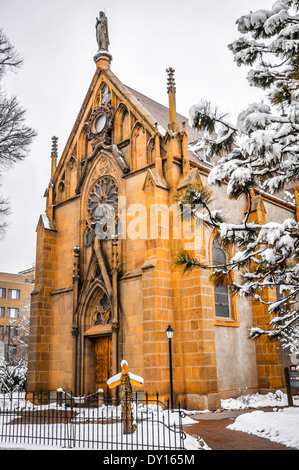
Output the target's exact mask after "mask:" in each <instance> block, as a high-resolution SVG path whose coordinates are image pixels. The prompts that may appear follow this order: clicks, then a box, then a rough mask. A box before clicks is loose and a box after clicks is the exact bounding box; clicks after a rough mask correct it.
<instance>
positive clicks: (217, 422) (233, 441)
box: [184, 408, 297, 450]
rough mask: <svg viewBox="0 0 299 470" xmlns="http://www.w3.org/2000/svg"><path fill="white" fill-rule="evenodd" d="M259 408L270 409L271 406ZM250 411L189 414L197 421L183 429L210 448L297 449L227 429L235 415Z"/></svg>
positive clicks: (250, 410)
mask: <svg viewBox="0 0 299 470" xmlns="http://www.w3.org/2000/svg"><path fill="white" fill-rule="evenodd" d="M261 410H263V411H272V409H271V408H261ZM252 411H253V410H252V409H247V410H236V411H221V412H219V413H198V414H195V415H191V416H190V417H191V418H192V419H194V420H196V421H198V422H197V423H196V424H192V425H186V426H184V431H185V432H186V433H188V434H189V435H191V436H194V437H200V438H201V439H202V440H203V441H204V442H205V443H206V445H207V446H208V447H209V448H210V449H211V450H297V449H292V448H291V447H286V446H284V445H282V444H277V443H275V442H271V441H270V440H268V439H264V438H262V437H257V436H254V435H252V434H248V433H245V432H239V431H232V430H230V429H227V426H228V425H229V424H232V422H233V421H234V420H235V418H236V417H237V416H239V415H240V414H244V413H250V412H252Z"/></svg>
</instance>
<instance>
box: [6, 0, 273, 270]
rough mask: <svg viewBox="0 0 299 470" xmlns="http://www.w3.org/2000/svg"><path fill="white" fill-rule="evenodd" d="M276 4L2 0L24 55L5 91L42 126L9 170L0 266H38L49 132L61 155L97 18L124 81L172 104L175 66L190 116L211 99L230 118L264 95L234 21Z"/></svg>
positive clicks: (253, 0) (262, 0) (180, 100)
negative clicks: (241, 55) (246, 62)
mask: <svg viewBox="0 0 299 470" xmlns="http://www.w3.org/2000/svg"><path fill="white" fill-rule="evenodd" d="M273 3H274V0H242V1H240V0H225V1H223V0H210V1H204V0H184V1H179V0H126V1H123V0H84V1H83V0H0V28H2V29H3V31H4V33H5V34H6V35H7V36H8V38H9V39H10V41H11V42H12V44H13V45H14V46H15V48H16V50H17V51H18V53H19V54H20V56H21V57H22V58H23V60H24V64H23V67H22V68H21V69H20V70H19V71H18V73H17V74H12V73H8V74H7V75H6V77H5V87H6V90H7V93H8V94H15V95H17V97H18V99H19V101H20V104H21V105H22V106H23V107H24V108H25V109H26V110H27V124H28V125H30V126H31V127H33V128H34V129H36V131H37V132H38V137H37V138H36V139H35V141H34V143H33V145H32V147H31V151H30V155H29V156H28V157H27V159H26V160H24V161H23V162H21V163H18V164H17V165H15V167H14V168H13V169H11V170H9V171H5V172H4V173H3V180H2V187H1V188H0V192H1V193H2V194H4V195H5V196H6V197H8V198H9V200H10V203H11V210H12V214H11V216H10V218H9V222H10V225H9V228H8V231H7V234H6V237H5V239H4V240H2V241H0V271H2V272H18V271H20V270H23V269H27V268H29V267H31V266H32V265H33V264H34V263H35V249H36V226H37V222H38V219H39V215H40V214H41V213H43V212H44V211H45V199H44V197H43V195H44V192H45V189H46V187H47V186H48V183H49V177H50V167H51V165H50V154H51V137H52V136H53V135H56V136H58V137H59V142H58V146H59V155H61V153H62V151H63V148H64V145H65V144H66V141H67V139H68V136H69V134H70V132H71V130H72V127H73V124H74V122H75V120H76V117H77V115H78V112H79V110H80V107H81V104H82V102H83V100H84V97H85V95H86V93H87V90H88V87H89V85H90V83H91V80H92V78H93V75H94V72H95V63H94V60H93V56H94V55H95V54H96V52H97V43H96V36H95V21H96V17H97V16H98V15H99V11H101V10H103V11H105V13H106V16H107V17H108V23H109V36H110V48H109V51H110V52H111V54H112V57H113V60H112V64H111V69H112V71H113V72H114V74H115V75H116V76H117V77H118V78H119V79H120V80H121V81H122V82H123V83H124V84H126V85H128V86H130V87H132V88H134V89H136V90H138V91H139V92H141V93H144V94H145V95H147V96H149V97H151V98H153V99H155V100H157V101H159V102H160V103H162V104H164V105H167V104H168V96H167V91H166V90H167V76H166V71H165V69H166V68H167V67H169V66H171V67H173V68H174V69H175V71H176V72H175V80H176V91H177V110H178V112H180V113H181V114H184V115H185V116H188V111H189V108H190V107H191V106H192V104H194V103H197V102H199V101H200V99H201V98H206V99H208V100H210V101H212V103H213V104H217V105H218V106H219V108H220V110H221V111H229V112H230V113H231V114H232V115H233V116H234V115H236V113H238V112H240V111H241V110H242V109H244V107H245V106H246V105H247V104H248V103H250V102H252V101H258V100H261V99H262V98H263V95H262V93H259V92H258V91H257V90H256V89H254V88H251V87H249V85H248V83H247V81H246V75H247V73H248V69H246V68H238V67H237V66H236V64H235V63H234V61H233V55H232V53H231V52H230V51H229V50H228V48H227V45H228V44H229V43H230V42H232V41H233V40H234V39H236V38H237V37H238V32H237V29H236V24H235V22H236V20H237V19H238V18H239V17H240V16H241V15H244V14H247V13H249V11H250V10H252V11H255V10H258V9H269V8H271V6H272V4H273Z"/></svg>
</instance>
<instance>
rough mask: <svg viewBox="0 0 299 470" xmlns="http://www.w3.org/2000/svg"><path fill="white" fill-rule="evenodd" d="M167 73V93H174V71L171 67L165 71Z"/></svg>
mask: <svg viewBox="0 0 299 470" xmlns="http://www.w3.org/2000/svg"><path fill="white" fill-rule="evenodd" d="M166 72H167V75H168V77H167V93H175V80H174V72H175V70H174V69H173V68H172V67H169V68H168V69H166Z"/></svg>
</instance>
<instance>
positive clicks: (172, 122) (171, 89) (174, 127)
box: [166, 67, 179, 132]
mask: <svg viewBox="0 0 299 470" xmlns="http://www.w3.org/2000/svg"><path fill="white" fill-rule="evenodd" d="M166 72H167V74H168V77H167V93H168V97H169V124H168V129H169V130H171V131H173V132H177V131H178V130H179V125H178V123H177V122H176V101H175V91H176V89H175V80H174V72H175V70H174V69H173V68H171V67H169V68H168V69H166Z"/></svg>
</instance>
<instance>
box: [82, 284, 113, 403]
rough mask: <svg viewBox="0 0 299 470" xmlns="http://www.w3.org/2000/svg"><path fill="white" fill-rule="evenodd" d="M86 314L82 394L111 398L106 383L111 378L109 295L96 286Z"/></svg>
mask: <svg viewBox="0 0 299 470" xmlns="http://www.w3.org/2000/svg"><path fill="white" fill-rule="evenodd" d="M86 300H87V301H86V309H85V312H84V313H85V314H84V315H83V317H82V320H83V323H82V329H83V331H84V333H83V337H82V341H83V342H82V353H83V354H82V356H81V361H80V362H81V371H82V373H81V390H82V391H83V393H88V392H90V391H92V390H93V391H94V392H97V391H98V390H99V389H103V390H104V394H105V395H109V390H108V386H107V380H108V379H109V377H111V376H112V375H113V374H112V364H113V354H115V353H116V351H113V347H112V344H113V341H112V310H111V302H110V300H109V297H108V295H107V293H106V292H105V291H104V290H103V288H102V287H100V286H95V288H94V289H93V290H92V292H91V295H90V296H89V298H88V299H86Z"/></svg>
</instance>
